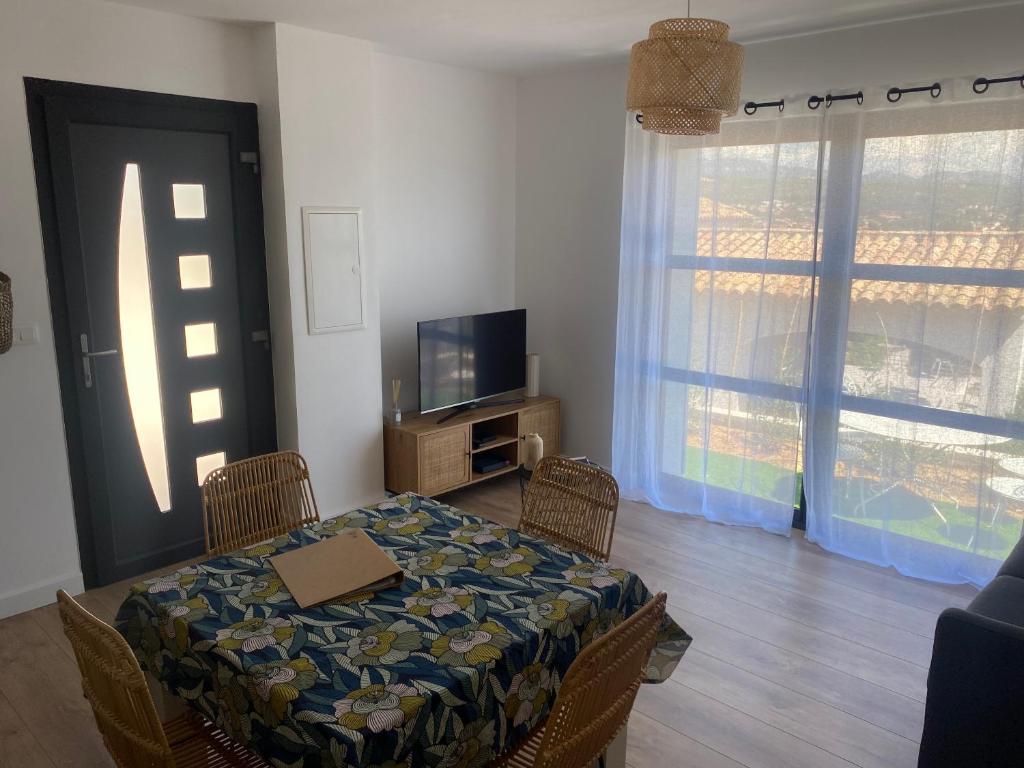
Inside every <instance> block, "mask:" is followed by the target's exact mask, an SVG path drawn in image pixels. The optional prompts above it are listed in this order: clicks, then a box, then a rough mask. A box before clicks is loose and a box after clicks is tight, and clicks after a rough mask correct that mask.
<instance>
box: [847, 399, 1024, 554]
mask: <svg viewBox="0 0 1024 768" xmlns="http://www.w3.org/2000/svg"><path fill="white" fill-rule="evenodd" d="M833 493H834V503H835V509H836V517H837V519H838V520H839V521H841V525H840V527H839V530H840V531H841V532H843V534H844V535H845V536H847V537H849V538H850V539H851V540H853V539H856V538H857V537H858V536H861V535H862V534H861V533H860V532H858V527H861V528H868V529H877V530H879V531H881V530H882V529H884V530H885V531H886V532H888V533H890V534H897V535H901V536H906V537H909V538H912V539H915V540H917V541H919V542H921V543H923V544H925V545H928V544H933V545H935V546H936V548H938V547H952V548H954V549H959V550H965V551H969V552H977V553H978V554H980V555H983V556H985V557H990V558H994V559H998V560H1002V559H1004V558H1005V557H1006V555H1007V554H1009V552H1010V549H1011V548H1012V547H1013V545H1014V544H1015V543H1016V542H1017V539H1018V538H1019V537H1020V535H1021V520H1022V519H1024V441H1019V440H1009V439H1007V438H1004V437H999V436H997V435H987V434H984V433H981V432H971V431H968V430H962V429H950V428H946V427H937V426H933V425H929V424H919V423H915V422H912V421H905V420H902V419H891V418H886V417H882V416H874V415H871V414H864V413H855V412H851V411H843V412H842V413H841V414H840V419H839V439H838V446H837V453H836V467H835V483H834V492H833ZM923 551H924V550H920V549H919V550H918V552H919V553H920V552H923ZM936 555H937V556H940V557H941V556H942V555H940V554H938V552H936ZM919 556H920V555H919Z"/></svg>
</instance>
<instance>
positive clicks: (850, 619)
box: [0, 478, 974, 768]
mask: <svg viewBox="0 0 1024 768" xmlns="http://www.w3.org/2000/svg"><path fill="white" fill-rule="evenodd" d="M442 499H443V500H444V501H446V502H448V503H450V504H453V505H455V506H457V507H460V508H461V509H463V510H465V511H467V512H471V513H474V514H478V515H481V516H483V517H486V518H490V519H492V520H494V521H497V522H501V523H506V524H515V523H516V521H517V520H518V518H519V484H518V481H517V480H516V479H515V478H503V479H496V480H494V481H492V482H488V483H483V484H481V485H478V486H475V487H473V488H469V489H466V490H463V491H458V492H454V493H450V494H447V495H445V496H443V497H442ZM612 560H613V562H615V563H617V564H619V565H621V566H623V567H626V568H629V569H631V570H633V571H635V572H637V573H639V574H640V575H641V576H642V577H643V579H644V581H645V582H646V583H647V585H648V586H649V587H650V588H651V589H652V590H665V591H666V592H668V596H669V612H670V613H671V614H672V616H673V617H674V618H675V620H676V621H677V622H678V623H679V624H681V625H682V626H683V627H685V628H686V630H687V631H688V632H690V634H691V635H693V637H694V642H693V646H692V647H691V648H690V650H689V652H688V653H687V655H686V657H685V658H684V659H683V661H682V662H681V663H680V665H679V667H678V668H677V670H676V672H675V674H674V675H673V677H672V678H671V679H670V680H669V681H667V682H665V683H662V684H660V685H645V686H643V687H642V688H641V692H640V695H639V698H638V700H637V704H636V707H635V709H634V711H633V715H632V717H631V718H630V726H629V744H628V753H627V761H628V763H629V765H630V766H632V768H666V767H669V766H671V767H672V768H686V767H689V766H693V767H694V768H740V767H741V766H746V767H747V768H830V767H832V766H840V767H843V768H848V766H863V767H864V768H903V767H904V766H914V765H916V759H917V748H918V741H919V739H920V734H921V724H922V717H923V712H924V696H925V677H926V675H927V668H928V661H929V658H930V654H931V643H932V632H933V630H934V627H935V619H936V617H937V616H938V614H939V612H940V611H941V610H942V609H943V608H946V607H947V606H950V605H959V606H962V605H965V604H966V603H967V602H969V600H970V599H971V597H972V596H973V595H974V590H973V589H970V588H968V587H947V586H941V585H935V584H929V583H925V582H919V581H915V580H913V579H908V578H905V577H903V576H900V575H898V574H896V573H895V572H894V571H890V570H884V569H881V568H876V567H874V566H871V565H867V564H864V563H859V562H856V561H853V560H848V559H846V558H843V557H839V556H836V555H831V554H829V553H827V552H824V551H822V550H821V549H819V548H818V547H816V546H815V545H813V544H809V543H807V542H806V541H805V540H804V538H803V535H802V534H800V533H799V532H795V533H794V536H793V537H792V538H790V539H786V538H783V537H780V536H773V535H771V534H768V533H764V532H761V531H758V530H754V529H749V528H737V527H727V526H724V525H715V524H713V523H708V522H706V521H704V520H702V519H699V518H694V517H688V516H682V515H673V514H669V513H666V512H660V511H658V510H655V509H652V508H651V507H648V506H646V505H643V504H635V503H631V502H623V504H622V505H621V507H620V511H619V521H618V525H617V529H616V532H615V543H614V546H613V556H612ZM161 570H162V571H168V570H172V568H166V569H161ZM126 590H127V582H122V583H119V584H114V585H111V586H107V587H103V588H100V589H94V590H90V591H88V592H86V593H85V594H84V595H82V597H81V600H82V602H83V604H85V605H86V606H87V607H88V608H89V609H90V610H92V611H94V612H95V613H96V614H97V615H99V616H100V617H102V618H104V619H106V620H108V621H109V620H111V619H112V618H113V616H114V613H115V612H116V611H117V608H118V605H119V604H120V602H121V599H122V598H123V597H124V595H125V593H126ZM110 765H112V762H111V761H110V759H109V758H108V756H107V754H106V752H105V751H104V749H103V745H102V744H101V742H100V739H99V736H98V735H97V733H96V730H95V727H94V724H93V721H92V715H91V713H90V711H89V709H88V706H87V704H86V702H85V700H84V699H83V698H82V694H81V688H80V685H79V677H78V670H77V668H76V667H75V662H74V659H73V657H72V656H71V649H70V647H69V646H68V644H67V642H66V640H65V639H64V636H63V634H62V633H61V627H60V619H59V616H58V615H57V610H56V606H54V605H50V606H46V607H44V608H39V609H37V610H34V611H29V612H28V613H23V614H20V615H17V616H12V617H10V618H7V619H4V620H2V621H0V766H5V767H6V766H11V767H12V768H15V767H16V768H33V767H34V766H47V767H49V766H86V767H88V766H110Z"/></svg>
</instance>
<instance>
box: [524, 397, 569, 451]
mask: <svg viewBox="0 0 1024 768" xmlns="http://www.w3.org/2000/svg"><path fill="white" fill-rule="evenodd" d="M531 432H536V433H537V434H539V435H540V439H541V440H543V441H544V455H545V456H554V455H556V454H557V453H559V451H560V450H561V445H560V437H561V435H560V432H561V430H560V417H559V410H558V403H557V402H553V403H545V404H544V405H538V406H537V407H536V408H530V409H528V410H525V411H522V412H521V413H520V414H519V463H522V462H523V459H524V458H525V451H526V436H527V435H528V434H530V433H531Z"/></svg>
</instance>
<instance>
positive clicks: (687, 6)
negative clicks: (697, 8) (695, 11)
mask: <svg viewBox="0 0 1024 768" xmlns="http://www.w3.org/2000/svg"><path fill="white" fill-rule="evenodd" d="M686 18H690V0H686Z"/></svg>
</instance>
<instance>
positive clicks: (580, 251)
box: [516, 6, 1024, 463]
mask: <svg viewBox="0 0 1024 768" xmlns="http://www.w3.org/2000/svg"><path fill="white" fill-rule="evenodd" d="M1021 29H1024V6H1013V7H1004V8H994V9H985V10H980V11H971V12H967V13H959V14H948V15H943V16H933V17H929V18H924V19H915V20H912V21H906V22H899V23H894V24H886V25H879V26H873V27H860V28H855V29H848V30H842V31H838V32H831V33H826V34H820V35H811V36H807V37H799V38H792V39H787V40H778V41H772V42H766V43H759V44H754V45H749V46H747V52H746V53H747V56H746V66H745V70H744V87H743V92H744V94H745V98H757V99H769V98H775V97H778V96H781V95H785V94H793V93H802V92H819V93H824V92H825V91H826V90H827V89H829V88H838V89H841V88H844V87H849V86H871V85H895V84H899V83H906V82H914V81H927V80H930V79H932V78H943V77H956V76H966V75H973V74H997V73H1005V72H1011V71H1019V68H1020V66H1021V55H1020V50H1021V47H1020V46H1021V44H1020V30H1021ZM625 83H626V62H625V60H623V61H620V62H613V63H610V64H607V63H606V64H601V65H597V66H593V67H585V68H567V69H563V70H558V71H553V72H545V73H540V74H537V75H533V76H529V77H525V78H523V79H521V80H520V81H519V84H518V93H517V98H516V112H517V114H516V120H517V144H518V150H517V159H516V302H517V303H518V304H519V305H520V306H524V307H526V308H527V310H528V312H529V316H530V318H531V328H530V336H531V346H532V347H533V348H534V349H536V350H537V351H539V352H540V353H541V355H542V363H541V372H542V373H541V388H542V389H543V390H544V391H545V392H546V393H548V394H552V395H557V396H560V397H562V398H563V406H562V408H563V410H562V413H563V425H562V426H563V441H564V442H563V446H564V447H565V450H566V451H568V452H570V453H573V454H583V453H585V454H588V455H590V456H591V457H593V458H595V459H597V460H598V461H601V462H604V463H608V462H610V460H611V412H612V393H613V389H612V378H613V371H614V357H615V350H614V345H615V317H616V312H617V285H618V249H619V219H620V204H621V180H622V161H623V132H624V128H625V122H624V121H625V119H626V116H625V111H624V106H623V101H624V94H625Z"/></svg>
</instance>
